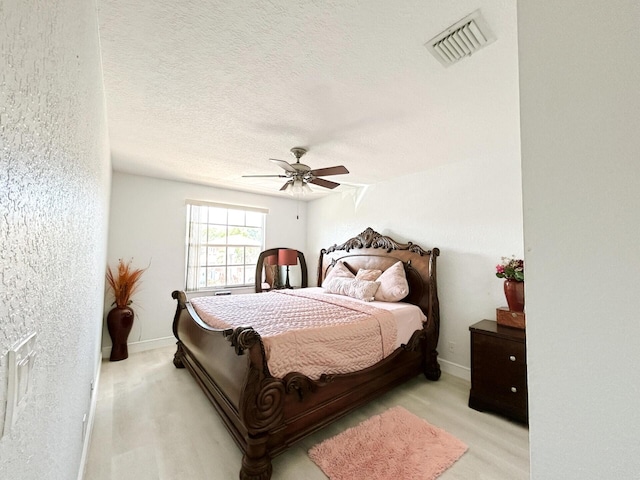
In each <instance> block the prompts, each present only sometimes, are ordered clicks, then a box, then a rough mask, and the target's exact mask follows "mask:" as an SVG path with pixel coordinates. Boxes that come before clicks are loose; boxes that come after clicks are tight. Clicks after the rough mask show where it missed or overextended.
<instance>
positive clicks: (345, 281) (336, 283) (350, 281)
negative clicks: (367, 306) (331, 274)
mask: <svg viewBox="0 0 640 480" xmlns="http://www.w3.org/2000/svg"><path fill="white" fill-rule="evenodd" d="M379 286H380V284H379V283H378V282H370V281H368V280H356V279H355V278H345V277H335V278H330V279H329V281H328V282H324V283H323V284H322V287H323V288H324V289H325V290H326V291H327V292H328V293H336V294H338V295H346V296H347V297H352V298H357V299H358V300H364V301H365V302H371V301H372V300H373V298H374V295H375V293H376V290H378V287H379Z"/></svg>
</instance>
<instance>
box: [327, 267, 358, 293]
mask: <svg viewBox="0 0 640 480" xmlns="http://www.w3.org/2000/svg"><path fill="white" fill-rule="evenodd" d="M332 278H356V276H355V275H354V274H353V273H351V270H349V269H348V268H347V266H346V265H345V264H344V263H342V262H338V263H336V264H335V265H334V266H333V268H332V269H331V270H329V273H328V274H327V276H326V277H325V279H324V281H323V282H322V287H323V288H324V286H325V285H326V283H327V282H328V281H329V280H331V279H332Z"/></svg>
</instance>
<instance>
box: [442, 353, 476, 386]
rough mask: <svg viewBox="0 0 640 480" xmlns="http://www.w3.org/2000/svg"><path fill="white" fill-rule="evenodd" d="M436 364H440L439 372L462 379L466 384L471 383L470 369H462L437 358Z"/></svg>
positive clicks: (455, 364) (460, 366)
mask: <svg viewBox="0 0 640 480" xmlns="http://www.w3.org/2000/svg"><path fill="white" fill-rule="evenodd" d="M438 363H440V370H442V371H443V372H445V373H448V374H450V375H453V376H454V377H458V378H462V379H463V380H466V381H468V382H470V381H471V369H470V368H469V367H463V366H462V365H458V364H457V363H453V362H450V361H449V360H444V359H442V358H438Z"/></svg>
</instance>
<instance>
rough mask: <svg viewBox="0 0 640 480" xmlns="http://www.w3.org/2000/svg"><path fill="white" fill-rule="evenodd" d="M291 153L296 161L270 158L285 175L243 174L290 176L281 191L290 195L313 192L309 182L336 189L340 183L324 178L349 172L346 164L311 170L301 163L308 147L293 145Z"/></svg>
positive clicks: (246, 176) (248, 176)
mask: <svg viewBox="0 0 640 480" xmlns="http://www.w3.org/2000/svg"><path fill="white" fill-rule="evenodd" d="M291 153H292V154H293V156H294V157H296V162H295V163H289V162H285V161H284V160H277V159H275V158H270V159H269V160H271V161H272V162H273V163H275V164H276V165H279V166H280V167H281V168H282V169H283V170H284V172H285V173H284V175H282V174H281V175H243V177H245V178H250V177H263V178H264V177H275V178H288V179H289V180H287V182H286V183H285V184H284V185H283V186H282V188H281V189H280V191H283V190H284V191H286V192H287V193H289V194H290V195H296V194H302V195H304V194H305V193H308V192H311V188H309V185H308V184H309V183H313V184H314V185H318V186H320V187H324V188H330V189H334V188H336V187H337V186H338V185H340V184H339V183H336V182H332V181H331V180H325V179H324V178H319V177H326V176H329V175H342V174H345V173H349V170H347V169H346V168H345V167H344V166H342V165H339V166H335V167H327V168H318V169H316V170H311V167H309V165H305V164H304V163H300V158H301V157H302V156H303V155H304V154H305V153H307V149H306V148H302V147H293V148H292V149H291Z"/></svg>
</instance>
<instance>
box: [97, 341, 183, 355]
mask: <svg viewBox="0 0 640 480" xmlns="http://www.w3.org/2000/svg"><path fill="white" fill-rule="evenodd" d="M175 343H176V337H174V336H171V337H162V338H154V339H153V340H143V341H141V342H133V343H130V344H129V345H128V350H129V353H130V354H131V353H139V352H144V351H147V350H153V349H154V348H161V347H170V346H171V345H175ZM109 355H111V345H109V346H107V347H102V358H109Z"/></svg>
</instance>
